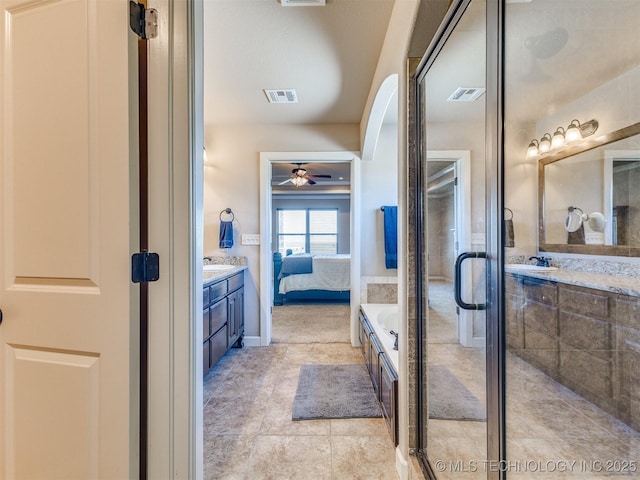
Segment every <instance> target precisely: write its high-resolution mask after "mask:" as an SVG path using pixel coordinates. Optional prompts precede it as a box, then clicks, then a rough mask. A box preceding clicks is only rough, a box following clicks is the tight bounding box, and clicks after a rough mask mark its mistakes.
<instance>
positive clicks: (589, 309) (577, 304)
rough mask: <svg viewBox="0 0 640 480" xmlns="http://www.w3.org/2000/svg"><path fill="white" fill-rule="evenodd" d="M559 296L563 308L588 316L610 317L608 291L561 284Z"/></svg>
mask: <svg viewBox="0 0 640 480" xmlns="http://www.w3.org/2000/svg"><path fill="white" fill-rule="evenodd" d="M559 297H560V298H559V302H560V308H561V309H562V310H568V311H570V312H574V313H579V314H581V315H586V316H587V317H599V318H608V317H609V295H608V294H607V293H606V292H599V291H597V290H591V289H589V290H587V289H581V288H575V287H573V288H572V287H568V286H566V285H561V286H560V292H559Z"/></svg>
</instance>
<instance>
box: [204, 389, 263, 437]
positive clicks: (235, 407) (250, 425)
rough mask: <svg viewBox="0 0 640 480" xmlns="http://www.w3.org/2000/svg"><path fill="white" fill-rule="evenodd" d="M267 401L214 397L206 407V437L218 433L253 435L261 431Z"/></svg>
mask: <svg viewBox="0 0 640 480" xmlns="http://www.w3.org/2000/svg"><path fill="white" fill-rule="evenodd" d="M265 407H266V405H265V401H264V400H259V401H255V400H254V399H252V398H248V397H239V398H233V397H214V398H212V399H211V400H209V402H208V403H207V405H206V406H205V408H204V435H205V439H206V438H207V437H210V436H216V435H234V434H235V435H251V434H256V433H258V432H259V431H260V426H261V425H262V420H263V418H264V412H265Z"/></svg>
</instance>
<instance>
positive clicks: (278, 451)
mask: <svg viewBox="0 0 640 480" xmlns="http://www.w3.org/2000/svg"><path fill="white" fill-rule="evenodd" d="M246 478H247V479H255V480H259V479H270V480H282V479H291V480H308V479H314V480H315V479H317V480H328V479H330V478H331V443H330V438H329V437H328V436H326V437H320V436H313V437H306V436H301V435H294V436H285V435H260V436H259V437H257V439H256V442H255V445H254V447H253V450H252V451H251V455H250V458H249V462H248V464H247V470H246Z"/></svg>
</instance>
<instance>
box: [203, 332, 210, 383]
mask: <svg viewBox="0 0 640 480" xmlns="http://www.w3.org/2000/svg"><path fill="white" fill-rule="evenodd" d="M210 368H211V342H210V341H209V340H205V341H204V343H203V344H202V373H203V375H206V374H207V373H208V372H209V369H210Z"/></svg>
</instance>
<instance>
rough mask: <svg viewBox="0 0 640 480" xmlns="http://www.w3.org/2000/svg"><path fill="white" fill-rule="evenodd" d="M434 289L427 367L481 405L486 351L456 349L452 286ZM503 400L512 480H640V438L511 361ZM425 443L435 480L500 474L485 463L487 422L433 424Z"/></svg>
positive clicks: (510, 357) (536, 372)
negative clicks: (440, 369)
mask: <svg viewBox="0 0 640 480" xmlns="http://www.w3.org/2000/svg"><path fill="white" fill-rule="evenodd" d="M430 288H432V289H433V293H434V298H433V299H431V293H432V291H431V290H430V306H431V308H432V309H433V310H434V311H432V309H431V308H430V314H431V317H430V319H432V320H433V321H434V322H433V324H432V325H430V329H429V332H430V334H431V337H430V339H429V354H428V355H429V358H428V361H429V362H430V363H433V364H440V365H447V366H448V367H449V369H450V370H451V371H452V372H453V373H454V374H456V376H457V377H458V378H459V379H460V381H462V383H464V384H465V386H466V387H467V388H468V389H469V390H470V391H471V392H472V393H473V394H474V395H475V396H476V397H478V398H479V399H480V400H481V401H482V402H483V403H484V402H485V391H484V378H485V376H484V352H483V349H474V348H464V347H461V346H460V345H459V344H457V343H455V317H452V316H451V315H449V318H447V313H446V311H447V308H450V307H451V302H453V300H452V298H447V295H451V293H450V291H451V290H452V289H451V286H450V285H447V284H444V283H442V284H438V283H433V284H432V283H430ZM506 397H507V446H506V448H507V458H508V459H509V461H510V464H509V465H507V466H506V467H505V469H506V470H507V471H508V475H507V478H508V479H509V480H529V479H531V480H547V479H548V480H555V479H558V480H560V479H572V480H587V479H589V480H601V479H612V478H620V479H625V480H626V479H628V478H629V479H630V478H640V432H637V431H635V430H634V429H632V428H631V427H629V426H627V425H625V424H624V423H623V422H621V421H619V420H617V419H616V418H614V417H613V416H611V415H609V414H607V413H605V412H604V411H602V410H601V409H599V408H598V407H596V406H595V405H593V404H592V403H590V402H588V401H586V400H584V399H583V398H582V397H580V396H579V395H577V394H576V393H574V392H572V391H571V390H569V389H568V388H566V387H564V386H563V385H561V384H560V383H558V382H556V381H554V380H553V379H551V378H550V377H548V376H547V375H545V374H544V373H542V372H541V371H540V370H538V369H536V368H535V367H533V366H531V365H530V364H528V363H527V362H525V361H523V360H522V359H520V358H519V357H517V356H515V355H513V354H509V353H507V392H506ZM427 438H428V444H429V447H428V451H429V458H430V460H431V463H432V465H436V466H439V467H440V468H441V469H442V471H441V472H439V473H438V480H449V479H455V480H480V479H482V480H484V479H486V472H485V470H486V469H490V468H496V466H494V467H492V466H489V465H486V464H483V463H482V462H483V460H484V459H485V458H486V454H485V453H484V452H485V451H486V440H485V439H486V426H485V423H484V422H469V421H450V420H429V425H428V435H427ZM437 462H440V463H437ZM485 465H486V467H485ZM474 470H475V471H474Z"/></svg>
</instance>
